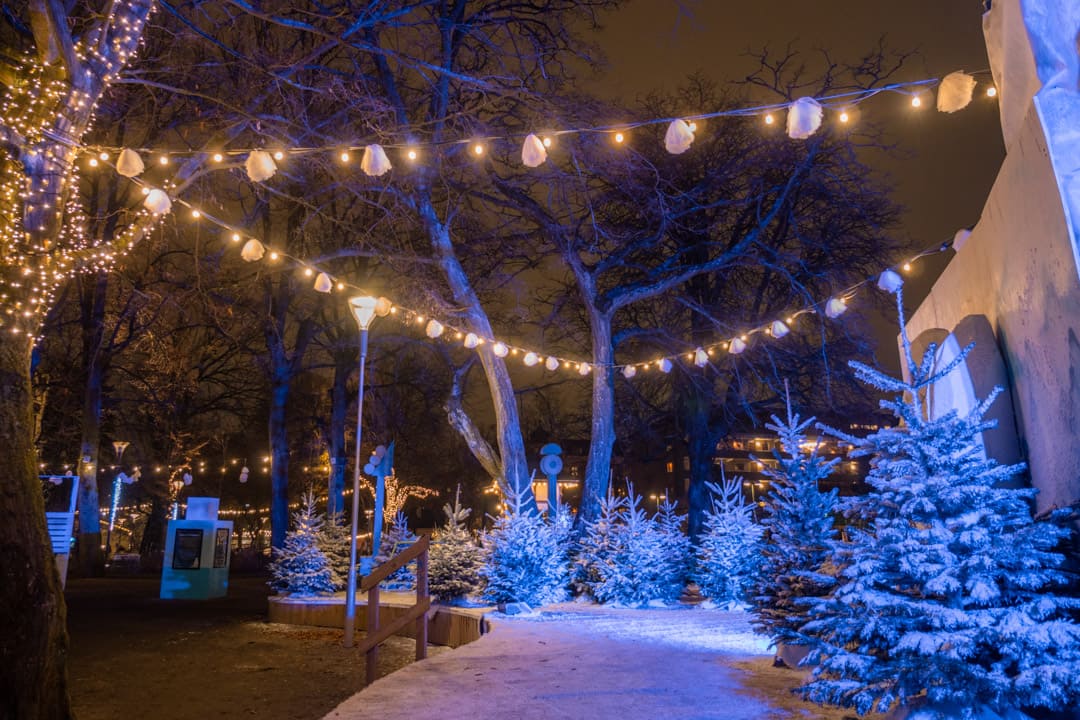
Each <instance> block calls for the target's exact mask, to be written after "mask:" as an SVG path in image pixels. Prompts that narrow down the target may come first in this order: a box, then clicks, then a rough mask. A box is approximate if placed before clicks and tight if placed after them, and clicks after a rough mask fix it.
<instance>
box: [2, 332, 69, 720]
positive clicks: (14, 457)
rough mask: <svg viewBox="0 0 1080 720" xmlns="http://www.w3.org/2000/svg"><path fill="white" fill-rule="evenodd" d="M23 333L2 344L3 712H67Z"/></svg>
mask: <svg viewBox="0 0 1080 720" xmlns="http://www.w3.org/2000/svg"><path fill="white" fill-rule="evenodd" d="M30 344H31V340H30V338H29V336H28V335H26V334H23V335H15V336H11V335H9V336H7V337H5V338H4V340H3V342H0V447H2V448H3V449H4V455H3V459H4V481H3V482H0V518H3V521H2V522H0V717H4V718H19V719H20V720H22V719H24V718H26V719H30V718H33V719H45V718H49V719H51V718H69V717H71V710H70V698H69V696H68V685H67V647H68V637H67V630H66V627H65V615H66V608H65V605H64V595H63V593H62V592H61V590H60V576H59V574H58V573H57V571H56V563H55V562H54V561H53V556H52V547H51V545H50V542H49V535H48V530H47V528H46V526H45V502H44V499H43V496H42V492H41V486H40V483H41V481H40V480H39V479H38V473H37V458H36V453H35V451H34V446H33V442H32V438H33V428H34V412H33V395H32V393H31V389H30Z"/></svg>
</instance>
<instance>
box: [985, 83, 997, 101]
mask: <svg viewBox="0 0 1080 720" xmlns="http://www.w3.org/2000/svg"><path fill="white" fill-rule="evenodd" d="M986 97H991V98H992V97H997V88H996V87H994V86H993V85H991V86H990V87H988V88H986Z"/></svg>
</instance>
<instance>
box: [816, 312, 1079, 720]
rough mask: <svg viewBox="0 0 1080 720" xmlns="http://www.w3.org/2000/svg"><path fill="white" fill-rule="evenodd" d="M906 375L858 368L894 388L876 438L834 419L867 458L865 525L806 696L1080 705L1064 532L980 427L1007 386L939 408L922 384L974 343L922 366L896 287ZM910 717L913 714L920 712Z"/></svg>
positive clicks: (954, 711) (946, 713)
mask: <svg viewBox="0 0 1080 720" xmlns="http://www.w3.org/2000/svg"><path fill="white" fill-rule="evenodd" d="M896 301H897V309H898V311H899V317H900V329H901V337H902V344H903V349H904V353H905V355H906V360H907V363H908V367H909V368H910V369H911V380H910V381H904V380H897V379H894V378H891V377H889V376H888V375H885V374H884V373H881V372H878V371H877V370H874V369H873V368H870V367H867V366H865V365H862V364H859V363H852V364H851V365H852V367H853V368H854V370H855V373H856V375H857V376H858V377H859V378H860V379H861V380H862V381H863V382H866V383H868V384H870V385H872V386H874V387H876V388H878V389H880V390H882V391H885V392H887V393H890V394H894V395H895V397H894V399H891V400H884V401H882V406H883V407H885V408H888V409H890V410H891V411H892V412H893V413H894V414H895V415H896V417H897V418H898V419H899V420H901V421H902V424H901V425H900V426H899V427H892V428H885V429H883V430H879V431H877V432H875V433H872V434H871V435H869V436H867V437H866V438H855V437H851V436H849V435H847V434H846V433H843V432H837V431H831V432H832V434H834V435H836V436H837V437H840V438H842V439H844V440H846V441H848V442H851V443H852V444H853V445H854V446H855V450H854V451H853V452H852V455H853V456H856V457H858V456H866V455H869V456H871V457H872V460H871V471H870V473H869V475H868V477H867V478H866V480H867V482H868V483H869V484H870V486H871V487H872V488H873V490H872V492H871V494H870V495H869V496H867V498H866V502H865V505H864V508H865V509H866V510H867V516H866V518H865V519H866V521H867V523H868V528H867V530H866V531H865V532H860V533H857V534H856V535H855V538H854V542H853V543H852V547H851V548H850V551H849V552H848V553H846V555H847V561H846V563H845V567H844V568H843V571H842V573H841V576H840V578H839V582H838V587H837V588H836V589H835V590H834V592H833V594H832V596H831V597H829V598H825V599H819V600H816V601H814V602H813V605H812V609H811V614H812V617H813V619H812V620H811V621H810V622H809V623H807V625H805V626H804V628H803V631H804V632H805V633H806V634H807V635H808V636H810V637H811V638H812V639H813V640H814V641H815V642H816V646H815V649H814V650H813V651H812V652H811V659H817V660H818V661H819V663H820V665H819V666H818V667H817V668H815V670H814V674H813V677H812V680H811V681H810V682H809V683H808V684H807V685H806V686H805V687H804V688H803V692H804V694H805V695H806V696H807V697H809V698H810V699H812V700H816V701H819V702H828V703H833V704H837V705H841V706H844V707H854V708H855V709H856V711H858V712H860V713H865V712H869V711H872V710H885V709H887V708H889V707H890V706H892V705H894V704H900V705H915V706H921V707H920V708H919V710H918V711H917V712H919V713H920V715H919V716H920V717H926V718H973V717H991V716H992V717H997V715H990V713H992V712H993V713H1009V714H1010V716H1012V717H1017V716H1018V715H1019V711H1020V710H1021V709H1026V708H1046V709H1051V710H1054V709H1062V708H1070V707H1071V708H1076V707H1077V706H1078V705H1080V626H1078V625H1076V624H1075V623H1074V622H1072V621H1071V620H1070V618H1069V616H1068V613H1069V610H1070V608H1076V607H1077V601H1076V600H1075V599H1067V598H1063V597H1060V596H1058V595H1056V594H1055V593H1054V588H1055V586H1059V585H1060V584H1061V583H1063V581H1064V579H1065V578H1064V577H1063V576H1062V573H1061V572H1060V571H1059V570H1058V568H1059V567H1060V566H1061V564H1062V562H1063V557H1062V555H1060V554H1059V553H1057V552H1056V551H1055V547H1056V546H1057V545H1058V543H1059V542H1060V541H1061V540H1062V538H1063V537H1065V535H1066V531H1065V530H1064V529H1063V528H1061V527H1060V526H1057V525H1055V524H1052V523H1048V522H1042V523H1036V522H1034V521H1033V519H1032V515H1031V506H1030V503H1031V499H1032V497H1033V496H1034V494H1035V491H1034V490H1030V489H1019V488H1015V487H1009V485H1010V483H1012V482H1013V481H1014V480H1015V479H1016V477H1017V475H1018V474H1019V473H1020V472H1021V470H1022V467H1021V466H1019V465H1010V466H1006V465H1000V464H998V463H997V462H995V461H994V460H993V459H990V458H987V457H986V456H985V453H984V450H983V448H982V446H981V443H980V434H981V433H982V432H983V431H985V430H987V429H988V428H990V427H992V426H993V423H992V422H988V421H986V420H984V419H983V416H984V414H985V412H986V410H987V409H988V408H989V406H990V403H991V402H992V401H993V399H994V397H996V395H997V393H996V392H995V393H993V394H991V396H990V397H989V398H987V399H986V400H985V401H983V402H982V403H980V404H979V405H978V406H977V407H976V408H975V409H974V410H973V411H971V412H970V413H967V414H965V415H959V414H957V413H956V412H955V411H953V412H950V413H948V414H945V415H942V416H940V417H937V418H931V417H930V416H929V413H928V412H927V409H926V407H925V406H924V399H925V395H926V393H927V392H928V390H929V389H930V388H931V387H932V386H933V385H934V384H935V383H937V382H940V381H941V380H942V379H943V378H945V377H946V376H947V375H948V374H949V373H951V372H953V371H955V370H956V368H957V366H958V365H959V364H960V363H962V362H963V361H964V358H965V357H967V354H968V352H970V350H971V348H970V346H969V347H968V348H966V349H965V350H964V351H963V352H962V353H961V354H960V355H959V357H958V358H957V359H956V360H954V361H953V362H951V363H949V364H947V365H946V366H945V367H943V368H940V369H935V368H934V355H935V348H934V347H933V346H931V347H930V348H929V349H928V350H927V352H926V354H925V355H924V357H923V359H922V362H920V363H919V364H917V365H916V364H915V362H914V360H913V358H912V351H911V343H910V341H909V339H908V337H907V335H906V332H905V330H904V318H903V303H902V298H901V293H899V292H898V293H897V297H896ZM911 717H915V715H912V716H911Z"/></svg>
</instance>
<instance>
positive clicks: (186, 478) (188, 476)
mask: <svg viewBox="0 0 1080 720" xmlns="http://www.w3.org/2000/svg"><path fill="white" fill-rule="evenodd" d="M184 484H185V485H190V484H191V473H189V472H186V473H184Z"/></svg>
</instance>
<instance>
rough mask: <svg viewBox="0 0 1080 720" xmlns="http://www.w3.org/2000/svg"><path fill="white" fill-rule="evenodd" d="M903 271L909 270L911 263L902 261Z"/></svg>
mask: <svg viewBox="0 0 1080 720" xmlns="http://www.w3.org/2000/svg"><path fill="white" fill-rule="evenodd" d="M904 272H911V263H909V262H906V263H904Z"/></svg>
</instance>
